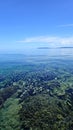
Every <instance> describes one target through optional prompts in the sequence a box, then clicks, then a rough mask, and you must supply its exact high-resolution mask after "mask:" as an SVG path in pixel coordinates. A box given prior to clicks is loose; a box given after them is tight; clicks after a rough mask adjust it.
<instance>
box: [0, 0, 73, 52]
mask: <svg viewBox="0 0 73 130" xmlns="http://www.w3.org/2000/svg"><path fill="white" fill-rule="evenodd" d="M39 46H50V47H58V46H73V0H0V53H24V51H26V49H28V50H29V49H30V48H36V47H39Z"/></svg>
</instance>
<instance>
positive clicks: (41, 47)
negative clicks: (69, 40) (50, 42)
mask: <svg viewBox="0 0 73 130" xmlns="http://www.w3.org/2000/svg"><path fill="white" fill-rule="evenodd" d="M37 49H51V48H50V47H38V48H37Z"/></svg>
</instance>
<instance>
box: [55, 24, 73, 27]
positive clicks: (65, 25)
mask: <svg viewBox="0 0 73 130" xmlns="http://www.w3.org/2000/svg"><path fill="white" fill-rule="evenodd" d="M57 27H73V24H63V25H58V26H57Z"/></svg>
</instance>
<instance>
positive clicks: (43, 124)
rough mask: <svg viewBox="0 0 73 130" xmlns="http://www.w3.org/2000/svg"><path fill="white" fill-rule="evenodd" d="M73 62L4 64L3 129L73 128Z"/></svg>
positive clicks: (0, 87) (0, 81) (0, 83)
mask: <svg viewBox="0 0 73 130" xmlns="http://www.w3.org/2000/svg"><path fill="white" fill-rule="evenodd" d="M72 129H73V62H72V61H71V60H50V61H49V62H43V63H41V62H39V63H38V62H37V63H36V62H35V64H33V63H31V64H29V63H13V62H11V63H4V62H3V63H0V130H72Z"/></svg>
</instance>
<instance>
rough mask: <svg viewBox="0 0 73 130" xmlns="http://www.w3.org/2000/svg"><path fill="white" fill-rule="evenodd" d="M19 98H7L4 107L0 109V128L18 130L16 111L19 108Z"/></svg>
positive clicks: (2, 129) (18, 123)
mask: <svg viewBox="0 0 73 130" xmlns="http://www.w3.org/2000/svg"><path fill="white" fill-rule="evenodd" d="M18 102H19V100H18V99H14V98H9V99H8V100H7V101H6V102H5V104H4V107H3V108H2V109H1V110H0V113H1V117H0V122H1V123H0V130H20V121H19V115H18V112H19V110H20V108H21V105H19V103H18Z"/></svg>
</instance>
